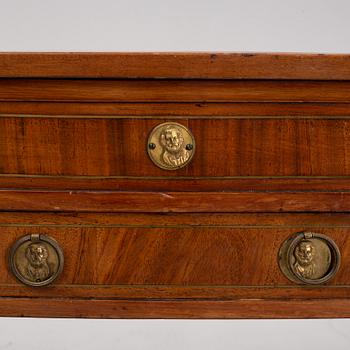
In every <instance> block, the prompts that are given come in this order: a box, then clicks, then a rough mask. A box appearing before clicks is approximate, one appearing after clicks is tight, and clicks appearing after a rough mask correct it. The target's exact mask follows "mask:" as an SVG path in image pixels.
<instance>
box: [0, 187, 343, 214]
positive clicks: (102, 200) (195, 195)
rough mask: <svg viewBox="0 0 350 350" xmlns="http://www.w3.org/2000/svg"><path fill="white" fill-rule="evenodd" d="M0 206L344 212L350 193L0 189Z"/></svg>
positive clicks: (63, 209)
mask: <svg viewBox="0 0 350 350" xmlns="http://www.w3.org/2000/svg"><path fill="white" fill-rule="evenodd" d="M0 210H8V211H9V210H11V211H17V210H19V211H52V212H71V211H84V212H115V213H118V212H119V213H120V212H141V213H144V212H148V213H157V212H158V213H172V212H178V213H186V212H189V213H203V212H204V213H205V212H223V213H235V212H238V213H239V212H253V213H254V212H267V211H269V212H291V211H292V212H348V211H350V193H349V192H339V191H327V192H325V191H322V190H320V191H309V192H307V191H303V192H283V191H279V192H269V191H251V190H247V191H244V192H169V191H167V192H144V191H139V192H131V191H91V190H87V191H73V190H66V191H60V190H55V191H48V190H22V189H20V190H8V189H4V190H0Z"/></svg>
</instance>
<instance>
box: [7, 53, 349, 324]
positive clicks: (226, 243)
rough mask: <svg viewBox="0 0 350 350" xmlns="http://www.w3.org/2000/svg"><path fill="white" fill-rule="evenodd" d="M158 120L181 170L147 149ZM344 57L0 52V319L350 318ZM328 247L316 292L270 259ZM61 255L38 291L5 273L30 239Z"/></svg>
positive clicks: (346, 67)
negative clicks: (181, 145) (182, 153)
mask: <svg viewBox="0 0 350 350" xmlns="http://www.w3.org/2000/svg"><path fill="white" fill-rule="evenodd" d="M164 122H176V123H180V124H182V125H184V126H186V127H188V128H189V129H190V130H191V132H192V133H193V135H194V137H195V141H196V150H195V154H194V156H193V159H192V160H191V162H190V163H189V164H188V165H187V166H185V167H182V168H181V169H178V170H174V171H169V170H168V171H167V170H164V169H161V168H159V167H157V166H156V165H155V164H154V163H153V162H152V161H151V160H150V158H149V157H148V154H147V147H148V145H147V138H148V135H149V133H150V132H151V130H152V129H153V128H154V127H155V126H157V125H158V124H161V123H164ZM349 126H350V56H348V55H300V54H218V53H197V54H196V53H194V54H183V53H168V54H154V53H149V54H147V53H136V54H125V53H119V54H113V53H93V54H92V53H90V54H88V53H71V54H68V53H66V54H64V53H47V54H44V53H1V54H0V210H1V212H0V232H1V234H2V240H1V244H0V252H1V257H2V258H1V259H0V315H2V316H34V317H106V318H157V317H161V318H274V317H275V318H282V317H283V318H300V317H350V277H349V276H350V218H349V215H348V213H349V211H350V193H349V191H350V151H349V150H350V132H349ZM300 232H317V233H320V234H323V235H326V236H328V237H330V238H331V239H332V240H333V241H334V242H335V244H336V245H337V246H338V248H339V250H340V253H341V264H340V268H339V271H337V273H336V275H335V276H334V278H333V279H331V280H330V281H329V282H327V283H325V284H322V285H321V284H320V285H312V286H311V285H305V284H297V283H294V282H293V281H291V280H290V279H288V278H287V277H286V276H285V275H284V273H283V272H282V271H281V269H280V267H279V250H280V247H281V245H282V244H283V242H284V241H285V240H286V239H288V238H289V237H291V236H293V235H295V234H297V233H300ZM31 234H34V235H36V234H43V235H49V236H50V237H52V238H54V239H56V240H57V242H59V244H60V246H61V247H62V248H63V251H64V256H65V265H64V268H63V272H62V274H61V275H60V277H59V278H58V279H57V280H55V281H54V282H53V283H52V284H51V285H48V286H45V287H29V286H25V285H23V284H21V282H19V281H18V280H17V279H16V278H15V277H14V275H13V274H12V272H11V270H10V268H9V263H8V257H9V255H10V248H11V246H12V245H13V244H14V243H15V242H16V240H17V239H19V238H20V237H22V236H24V235H31Z"/></svg>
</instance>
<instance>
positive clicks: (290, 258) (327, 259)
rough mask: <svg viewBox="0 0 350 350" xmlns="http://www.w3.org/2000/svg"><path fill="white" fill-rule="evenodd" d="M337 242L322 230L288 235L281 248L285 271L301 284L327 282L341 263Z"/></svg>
mask: <svg viewBox="0 0 350 350" xmlns="http://www.w3.org/2000/svg"><path fill="white" fill-rule="evenodd" d="M340 259H341V257H340V251H339V249H338V247H337V245H336V244H335V242H334V241H333V240H332V239H330V238H329V237H328V236H326V235H323V234H321V233H314V232H302V233H298V234H296V235H294V236H292V237H290V238H289V239H287V240H286V241H285V242H284V243H283V245H282V246H281V249H280V251H279V265H280V268H281V270H282V272H283V273H284V275H285V276H286V277H287V278H288V279H290V280H291V281H292V282H295V283H299V284H311V285H317V284H323V283H326V282H328V281H329V280H330V279H331V278H333V277H334V276H335V274H336V273H337V271H338V269H339V266H340Z"/></svg>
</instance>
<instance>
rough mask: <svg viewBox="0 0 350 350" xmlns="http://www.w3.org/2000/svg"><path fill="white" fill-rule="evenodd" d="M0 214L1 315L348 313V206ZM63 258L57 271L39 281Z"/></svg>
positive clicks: (140, 315) (290, 314)
mask: <svg viewBox="0 0 350 350" xmlns="http://www.w3.org/2000/svg"><path fill="white" fill-rule="evenodd" d="M0 222H1V223H0V232H1V237H2V240H1V245H0V250H1V256H3V258H2V259H1V263H0V296H1V297H0V314H2V315H12V316H14V315H17V316H18V315H26V316H82V317H84V316H86V317H191V316H192V317H318V316H319V317H326V316H327V317H335V316H339V317H340V316H341V317H345V316H347V315H349V316H350V218H349V216H348V215H345V214H332V215H328V214H322V215H321V214H283V215H282V214H240V215H235V214H181V215H180V214H166V215H164V214H157V215H148V214H118V215H113V214H98V215H97V214H79V215H78V214H74V215H70V214H64V215H63V214H47V213H45V214H40V213H36V214H30V213H25V214H24V213H18V214H17V213H1V214H0ZM22 237H27V238H24V241H19V240H20V239H21V238H22ZM28 237H29V238H28ZM45 237H49V239H50V238H52V239H54V240H55V241H57V243H58V247H57V249H59V250H60V249H62V252H63V255H62V256H61V257H60V256H58V255H57V256H56V255H55V254H54V253H53V252H54V251H55V249H56V248H55V249H54V250H52V249H51V248H50V247H52V246H51V245H50V244H51V243H50V241H45V240H41V238H45ZM26 239H27V240H26ZM28 239H29V240H28ZM298 240H299V241H298ZM16 242H18V243H17V245H16ZM52 242H54V241H52ZM285 242H287V243H285ZM40 244H41V245H42V246H43V247H44V248H43V249H41V248H40ZM283 244H284V245H283ZM293 244H294V246H293ZM31 245H32V246H33V247H34V248H36V250H35V249H33V250H30V249H29V248H28V247H29V246H31ZM45 247H46V251H45ZM281 247H284V248H282V249H281ZM11 248H12V249H11ZM50 249H51V250H50ZM287 253H288V254H289V255H288V254H287ZM53 255H55V256H53ZM63 257H64V263H63ZM60 259H62V260H61V265H60V269H62V272H61V273H60V275H59V276H57V278H56V279H55V280H54V281H52V283H51V284H49V285H46V286H39V285H41V282H44V283H43V284H45V280H46V279H49V278H50V277H55V276H52V275H53V274H54V273H56V272H57V271H56V270H59V268H57V266H56V265H55V264H56V263H57V261H60ZM43 261H44V262H45V261H46V263H43ZM45 264H46V265H45ZM45 266H46V267H45ZM15 274H17V277H15ZM21 274H22V278H23V280H22V282H21V281H20V280H19V278H21ZM57 274H58V273H57ZM328 277H329V280H328ZM324 278H325V279H324ZM26 279H27V281H29V282H32V284H34V285H36V286H28V285H25V284H24V283H23V282H26ZM29 284H30V283H29ZM310 302H311V303H313V304H312V305H309V303H310ZM247 303H248V304H247ZM284 303H285V305H286V307H284V306H283V305H284ZM339 303H340V304H339ZM45 305H46V306H45ZM47 305H49V306H47ZM176 305H177V306H176ZM264 305H265V306H264ZM306 305H309V308H307V307H305V306H306ZM326 305H327V307H326ZM261 306H264V308H265V309H264V308H261ZM332 308H333V309H332ZM157 310H158V311H157ZM339 310H341V312H340V311H339ZM339 312H340V313H339Z"/></svg>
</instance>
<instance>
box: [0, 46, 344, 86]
mask: <svg viewBox="0 0 350 350" xmlns="http://www.w3.org/2000/svg"><path fill="white" fill-rule="evenodd" d="M0 77H11V78H19V77H22V78H23V77H25V78H28V77H32V78H48V77H54V78H131V79H134V78H160V79H164V78H170V79H174V78H176V79H312V80H345V79H350V55H345V54H305V53H219V52H199V53H184V52H169V53H157V52H152V53H144V52H135V53H123V52H120V53H112V52H110V53H97V52H91V53H84V52H76V53H62V52H61V53H58V52H49V53H40V52H37V53H28V52H3V53H1V54H0Z"/></svg>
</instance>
